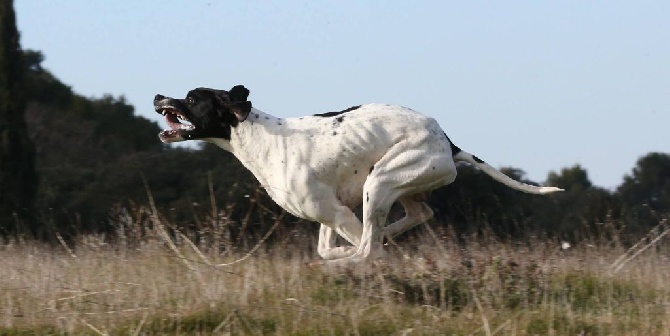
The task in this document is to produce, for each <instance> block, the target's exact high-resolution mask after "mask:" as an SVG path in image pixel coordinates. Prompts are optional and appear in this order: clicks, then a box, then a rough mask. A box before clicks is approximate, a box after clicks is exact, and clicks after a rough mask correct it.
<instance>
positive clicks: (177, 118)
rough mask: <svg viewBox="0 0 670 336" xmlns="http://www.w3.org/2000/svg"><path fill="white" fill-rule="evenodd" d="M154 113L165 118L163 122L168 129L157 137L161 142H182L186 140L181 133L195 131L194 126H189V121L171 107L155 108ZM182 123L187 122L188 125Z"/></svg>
mask: <svg viewBox="0 0 670 336" xmlns="http://www.w3.org/2000/svg"><path fill="white" fill-rule="evenodd" d="M156 111H158V113H160V114H162V115H163V116H165V121H166V122H167V124H168V126H169V127H170V129H166V130H163V131H162V132H160V133H159V135H158V136H159V137H160V139H161V141H163V142H175V141H184V140H186V139H185V138H184V136H183V132H184V131H192V130H194V129H195V126H193V125H191V124H190V123H191V121H190V120H188V118H186V116H184V114H182V113H181V112H179V110H178V109H176V108H174V107H172V106H161V107H157V108H156ZM182 121H184V122H188V123H189V124H182V123H181V122H182Z"/></svg>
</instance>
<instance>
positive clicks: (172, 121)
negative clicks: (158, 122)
mask: <svg viewBox="0 0 670 336" xmlns="http://www.w3.org/2000/svg"><path fill="white" fill-rule="evenodd" d="M165 121H166V122H167V124H168V126H170V128H171V129H173V130H180V129H182V130H191V129H193V128H195V127H194V126H193V125H187V124H182V123H181V122H180V121H179V118H177V116H176V115H174V114H171V113H168V114H166V115H165Z"/></svg>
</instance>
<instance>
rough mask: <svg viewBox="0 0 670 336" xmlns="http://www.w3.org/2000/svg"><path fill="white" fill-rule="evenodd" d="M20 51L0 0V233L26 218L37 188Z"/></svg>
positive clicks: (7, 0)
mask: <svg viewBox="0 0 670 336" xmlns="http://www.w3.org/2000/svg"><path fill="white" fill-rule="evenodd" d="M23 74H24V66H23V54H22V52H21V46H20V43H19V32H18V30H17V28H16V14H15V12H14V2H13V0H0V230H1V231H0V233H8V232H11V231H14V229H15V228H16V224H17V223H26V222H27V221H30V218H31V217H32V215H33V214H32V211H33V208H32V206H33V201H34V198H35V192H36V189H37V174H36V172H35V147H34V145H33V143H32V141H31V139H30V138H29V136H28V131H27V128H26V121H25V119H24V112H25V109H26V102H25V98H24V95H23V85H22V83H23V81H22V79H23Z"/></svg>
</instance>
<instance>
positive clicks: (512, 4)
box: [15, 0, 670, 188]
mask: <svg viewBox="0 0 670 336" xmlns="http://www.w3.org/2000/svg"><path fill="white" fill-rule="evenodd" d="M15 9H16V12H17V20H18V26H19V30H20V32H21V38H22V41H21V42H22V46H23V48H26V49H36V50H41V51H42V52H43V53H44V54H45V55H46V61H45V62H44V66H45V67H46V68H48V69H49V70H51V71H52V72H53V73H54V74H55V75H56V76H57V77H58V78H59V79H61V80H62V81H64V82H65V83H66V84H68V85H70V86H71V87H72V88H73V89H74V90H75V91H76V92H77V93H80V94H83V95H85V96H95V97H99V96H101V95H103V94H105V93H109V94H113V95H115V96H119V95H123V96H125V97H126V99H127V100H128V102H129V103H130V104H132V105H133V106H135V108H136V113H137V114H139V115H142V116H145V117H147V118H151V119H152V120H157V121H159V124H160V125H161V126H165V124H164V122H162V120H160V119H159V118H158V117H159V116H158V115H157V114H155V113H154V112H153V109H152V105H151V102H152V98H153V96H154V95H155V94H156V93H161V94H165V95H170V96H175V97H181V96H183V95H184V94H185V93H186V92H187V91H188V90H190V89H192V88H194V87H198V86H209V87H214V88H220V89H228V88H230V87H232V86H233V85H236V84H244V85H245V86H247V88H249V89H250V90H251V96H250V100H252V101H253V103H254V106H255V107H257V108H259V109H261V110H263V111H265V112H268V113H272V114H275V115H277V116H281V117H295V116H300V115H308V114H314V113H319V112H324V111H331V110H339V109H343V108H346V107H349V106H351V105H357V104H361V103H367V102H384V103H394V104H399V105H403V106H407V107H411V108H412V109H414V110H417V111H420V112H422V113H424V114H426V115H430V116H432V117H434V118H436V119H437V120H438V121H439V122H440V124H441V125H442V128H443V129H444V130H445V131H446V132H447V134H448V135H449V137H450V138H451V139H452V140H453V141H454V142H455V143H456V144H457V145H458V146H460V147H461V148H463V149H465V150H467V151H469V152H471V153H474V154H476V155H477V156H479V157H480V158H482V159H484V160H486V161H488V162H489V163H491V164H492V165H494V166H497V167H502V166H512V167H516V168H520V169H523V170H524V171H525V172H526V173H527V177H528V178H530V179H532V180H534V181H538V182H542V181H544V180H545V179H546V177H547V173H548V172H549V171H551V170H559V169H561V168H562V167H566V166H572V165H574V164H580V165H582V166H583V167H585V168H586V169H587V171H588V173H589V176H590V178H591V180H592V181H593V182H594V183H595V184H596V185H599V186H602V187H607V188H612V187H615V186H617V185H618V184H620V183H621V181H622V177H623V175H624V174H626V173H629V172H630V171H631V169H632V168H633V166H634V164H635V162H636V160H637V159H638V158H639V157H640V156H642V155H644V154H646V153H648V152H651V151H660V152H666V153H668V152H670V134H669V132H668V129H669V128H670V43H669V42H670V19H669V18H670V2H668V1H607V2H596V1H551V2H550V1H390V0H389V1H199V0H191V1H176V0H172V1H143V0H138V1H100V0H69V1H51V0H16V1H15Z"/></svg>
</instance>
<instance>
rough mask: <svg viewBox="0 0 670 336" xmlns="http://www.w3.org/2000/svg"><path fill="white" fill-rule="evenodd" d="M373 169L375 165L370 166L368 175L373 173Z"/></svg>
mask: <svg viewBox="0 0 670 336" xmlns="http://www.w3.org/2000/svg"><path fill="white" fill-rule="evenodd" d="M373 170H375V165H372V167H370V171H369V172H368V175H370V174H372V171H373Z"/></svg>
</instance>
